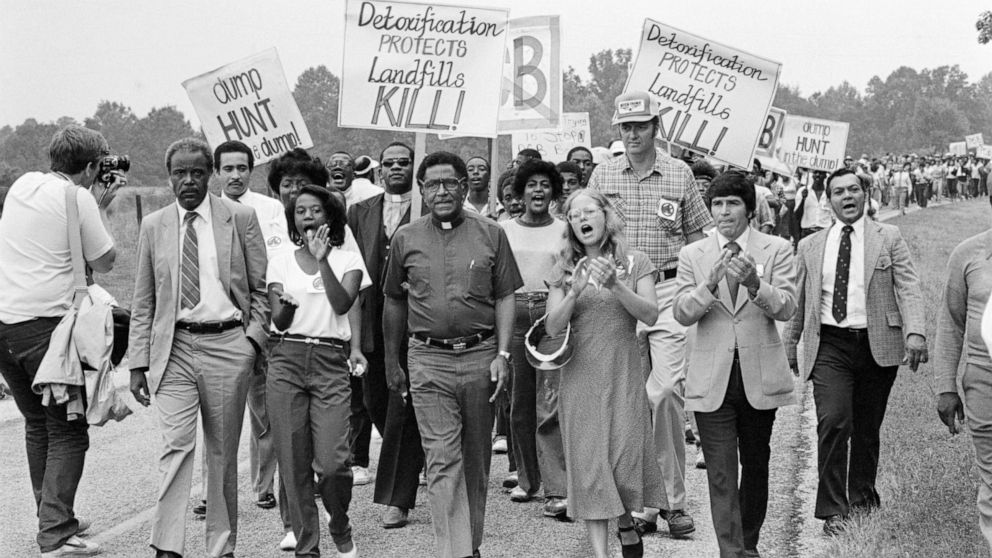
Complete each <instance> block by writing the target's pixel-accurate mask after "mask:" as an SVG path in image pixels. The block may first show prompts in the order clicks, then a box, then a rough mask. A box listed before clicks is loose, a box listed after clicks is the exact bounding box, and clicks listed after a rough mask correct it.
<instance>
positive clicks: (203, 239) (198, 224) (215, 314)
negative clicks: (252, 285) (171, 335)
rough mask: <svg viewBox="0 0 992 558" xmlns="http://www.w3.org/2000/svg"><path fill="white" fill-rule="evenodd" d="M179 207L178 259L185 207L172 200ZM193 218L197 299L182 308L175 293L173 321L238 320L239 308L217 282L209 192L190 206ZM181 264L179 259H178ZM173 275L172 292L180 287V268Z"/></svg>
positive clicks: (217, 266) (217, 272)
mask: <svg viewBox="0 0 992 558" xmlns="http://www.w3.org/2000/svg"><path fill="white" fill-rule="evenodd" d="M176 209H177V210H178V211H179V244H178V247H179V254H178V255H179V258H178V260H179V262H182V259H183V238H184V237H185V235H186V222H185V220H186V214H187V213H189V211H186V210H185V209H183V208H182V206H180V205H179V203H178V202H177V203H176ZM194 211H196V213H197V217H196V219H195V220H194V221H193V230H195V231H196V246H197V252H198V258H197V259H198V260H199V263H200V302H199V304H197V305H196V306H194V307H193V308H183V305H182V297H181V296H177V297H176V321H177V322H194V323H202V322H217V321H228V320H240V319H241V310H239V309H238V307H237V306H235V305H234V303H233V302H231V295H230V294H229V293H227V292H225V291H224V285H223V284H222V283H221V282H220V266H219V265H218V263H217V244H216V242H215V241H214V227H213V215H212V214H211V213H210V196H209V195H207V197H205V198H203V201H202V202H201V203H200V205H199V206H198V207H197V208H196V209H195V210H194ZM180 265H182V263H180ZM178 271H179V273H178V274H177V275H176V281H177V282H178V284H177V285H176V294H179V293H180V292H181V290H182V270H181V269H180V270H178Z"/></svg>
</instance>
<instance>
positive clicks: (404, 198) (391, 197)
mask: <svg viewBox="0 0 992 558" xmlns="http://www.w3.org/2000/svg"><path fill="white" fill-rule="evenodd" d="M382 195H383V196H384V197H383V200H384V201H385V202H386V203H403V202H409V201H410V200H411V199H413V192H412V191H410V192H405V193H403V194H390V193H389V192H384V193H383V194H382Z"/></svg>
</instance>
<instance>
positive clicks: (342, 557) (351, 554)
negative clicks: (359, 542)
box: [338, 541, 358, 558]
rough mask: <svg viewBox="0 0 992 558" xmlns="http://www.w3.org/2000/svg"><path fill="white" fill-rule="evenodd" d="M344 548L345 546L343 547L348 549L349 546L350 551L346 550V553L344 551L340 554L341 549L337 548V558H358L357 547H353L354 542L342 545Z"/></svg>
mask: <svg viewBox="0 0 992 558" xmlns="http://www.w3.org/2000/svg"><path fill="white" fill-rule="evenodd" d="M344 546H345V547H348V546H350V547H351V549H350V550H347V551H344V552H342V551H341V547H340V546H339V547H338V558H358V547H357V546H355V543H354V541H351V542H349V543H347V544H346V545H344Z"/></svg>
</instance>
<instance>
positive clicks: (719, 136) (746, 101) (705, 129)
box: [625, 19, 782, 169]
mask: <svg viewBox="0 0 992 558" xmlns="http://www.w3.org/2000/svg"><path fill="white" fill-rule="evenodd" d="M781 69H782V65H781V64H779V63H778V62H772V61H771V60H768V59H766V58H762V57H760V56H755V55H753V54H749V53H747V52H744V51H742V50H738V49H735V48H732V47H729V46H726V45H723V44H720V43H717V42H715V41H711V40H709V39H705V38H703V37H700V36H698V35H693V34H691V33H687V32H685V31H682V30H680V29H676V28H674V27H671V26H668V25H665V24H663V23H659V22H657V21H654V20H651V19H646V20H644V29H643V31H642V32H641V42H640V48H639V49H638V52H637V58H636V59H635V60H634V65H633V68H632V69H631V71H630V77H629V78H628V79H627V85H626V87H625V90H626V91H630V90H641V91H648V92H649V93H651V94H652V95H654V97H655V99H656V100H657V101H658V103H659V117H660V124H661V131H660V132H661V136H662V137H663V138H664V139H665V140H666V141H668V142H671V143H674V144H675V145H678V146H681V147H683V148H685V149H689V150H691V151H695V152H696V153H701V154H703V155H705V156H707V157H710V158H712V159H716V160H719V161H723V162H725V163H729V164H731V165H734V166H737V167H741V168H746V169H749V168H751V160H752V155H753V153H754V148H755V145H756V144H757V141H758V137H759V136H760V135H761V130H762V128H764V125H765V117H766V116H767V114H768V109H769V108H770V107H771V104H772V98H773V97H774V96H775V89H776V86H777V84H778V76H779V72H780V71H781Z"/></svg>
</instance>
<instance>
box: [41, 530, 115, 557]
mask: <svg viewBox="0 0 992 558" xmlns="http://www.w3.org/2000/svg"><path fill="white" fill-rule="evenodd" d="M100 552H101V551H100V545H98V544H96V543H93V542H89V541H84V540H83V539H81V538H79V537H77V536H76V535H73V536H71V537H69V538H68V539H67V540H66V541H65V543H63V544H62V546H60V547H58V548H56V549H55V550H52V551H49V552H42V553H41V557H42V558H54V557H56V556H95V555H97V554H100Z"/></svg>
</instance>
